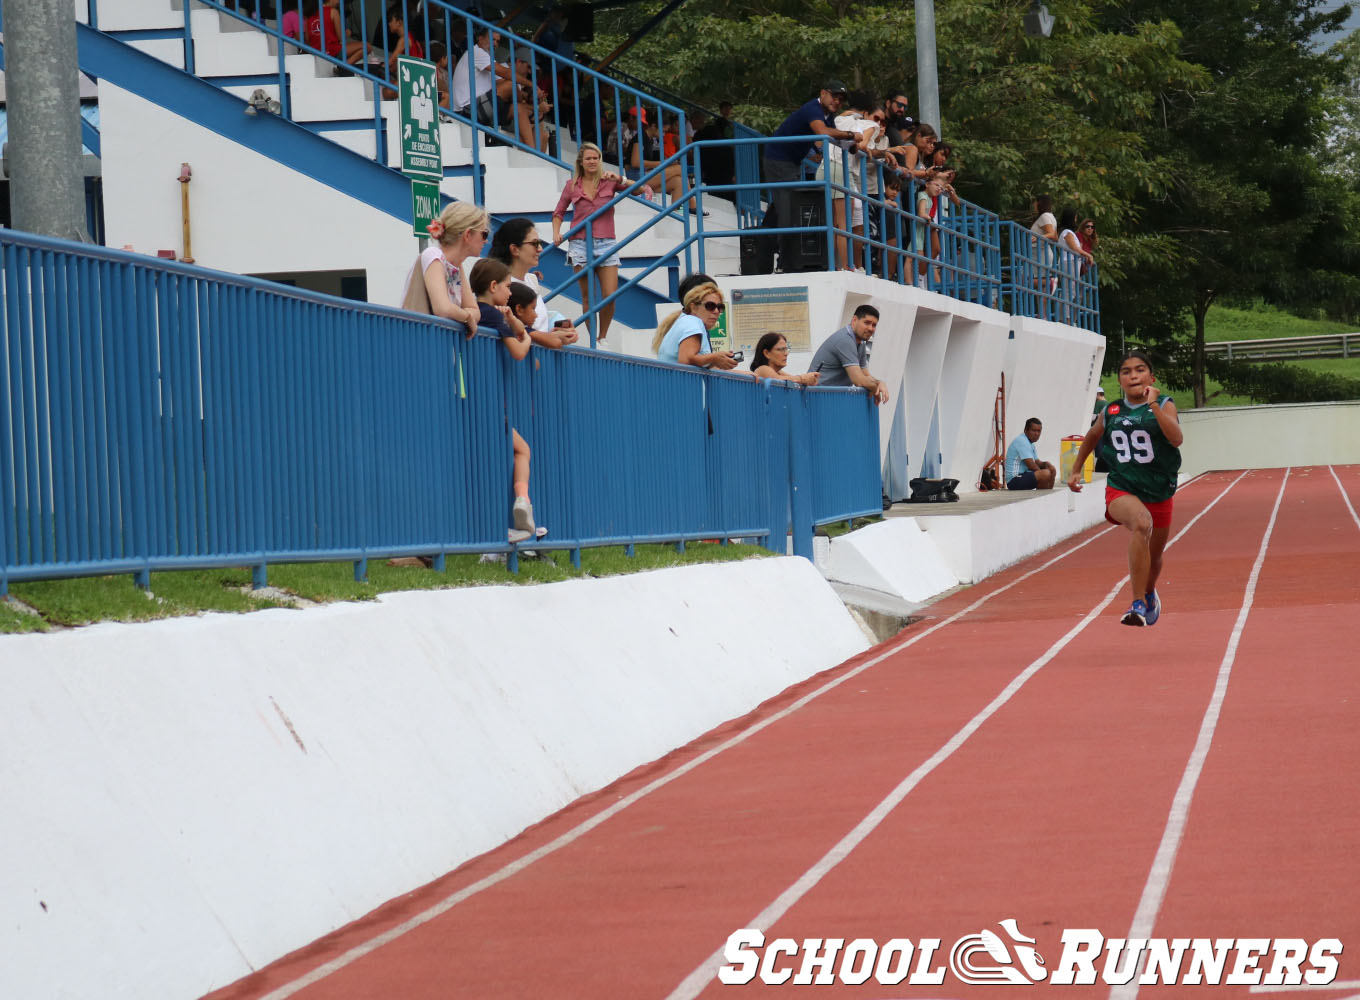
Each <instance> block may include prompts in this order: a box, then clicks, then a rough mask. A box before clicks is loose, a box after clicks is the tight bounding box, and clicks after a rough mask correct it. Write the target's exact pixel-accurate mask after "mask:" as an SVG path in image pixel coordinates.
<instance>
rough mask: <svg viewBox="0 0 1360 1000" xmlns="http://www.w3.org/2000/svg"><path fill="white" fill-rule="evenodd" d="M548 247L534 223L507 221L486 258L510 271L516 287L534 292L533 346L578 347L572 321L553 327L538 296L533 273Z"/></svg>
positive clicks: (531, 326) (502, 224)
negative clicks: (575, 345) (570, 345)
mask: <svg viewBox="0 0 1360 1000" xmlns="http://www.w3.org/2000/svg"><path fill="white" fill-rule="evenodd" d="M545 246H547V244H546V243H544V242H543V241H542V240H541V239H539V237H538V230H537V229H536V228H535V227H534V224H533V222H532V221H531V220H529V219H507V220H506V221H505V222H503V223H501V226H500V228H499V229H497V230H496V235H495V238H494V239H492V241H491V249H490V250H488V251H487V256H488V257H493V258H495V259H496V260H498V261H500V262H501V263H502V264H504V265H505V266H506V267H508V268H510V278H511V280H512V281H513V282H514V283H515V284H517V285H524V286H525V287H527V288H528V289H529V290H530V291H532V292H533V302H534V314H533V316H532V317H530V319H529V321H528V322H527V323H525V326H526V327H528V329H529V336H530V337H532V338H533V341H534V343H535V344H538V345H539V346H541V347H549V348H558V347H566V346H567V345H568V344H574V343H576V340H577V337H578V334H577V333H576V328H575V327H574V326H572V325H571V322H570V321H569V320H563V321H562V322H563V323H565V326H554V324H553V322H552V319H551V317H550V315H549V313H548V307H547V306H546V305H544V303H543V296H542V295H541V294H539V293H540V289H539V285H538V276H537V275H536V274H534V271H533V269H534V268H535V267H537V266H538V257H539V254H541V253H542V252H543V248H544V247H545Z"/></svg>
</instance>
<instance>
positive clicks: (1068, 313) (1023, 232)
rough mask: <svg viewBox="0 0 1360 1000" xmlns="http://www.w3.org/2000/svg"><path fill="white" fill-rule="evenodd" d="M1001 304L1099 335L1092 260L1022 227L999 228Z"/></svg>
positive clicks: (1096, 282) (1018, 312) (1097, 284)
mask: <svg viewBox="0 0 1360 1000" xmlns="http://www.w3.org/2000/svg"><path fill="white" fill-rule="evenodd" d="M1002 236H1003V238H1004V246H1005V262H1006V264H1005V269H1004V272H1003V281H1002V290H1003V294H1004V300H1003V302H1004V306H1005V308H1007V309H1008V310H1009V311H1010V312H1011V313H1012V314H1013V315H1015V316H1030V317H1035V318H1038V319H1047V320H1052V321H1053V322H1055V323H1065V324H1067V325H1069V326H1076V327H1080V328H1081V329H1083V330H1090V331H1091V332H1093V333H1100V272H1099V270H1098V269H1097V265H1095V264H1089V265H1088V264H1087V263H1086V262H1085V261H1084V260H1083V259H1082V258H1081V257H1079V256H1078V255H1077V254H1075V253H1073V252H1072V251H1071V250H1069V249H1068V248H1067V247H1065V246H1063V245H1061V244H1060V243H1054V242H1053V241H1051V240H1048V239H1045V238H1043V237H1041V236H1035V235H1034V234H1033V233H1032V232H1030V231H1029V230H1028V229H1026V228H1025V227H1024V226H1020V225H1017V224H1016V223H1014V222H1007V223H1005V224H1004V226H1003V227H1002Z"/></svg>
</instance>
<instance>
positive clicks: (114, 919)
mask: <svg viewBox="0 0 1360 1000" xmlns="http://www.w3.org/2000/svg"><path fill="white" fill-rule="evenodd" d="M753 607H782V608H794V609H797V613H796V614H788V615H782V616H779V620H778V622H777V623H775V624H773V625H772V626H771V627H770V628H769V629H760V628H752V627H749V623H748V622H747V620H746V614H747V612H748V611H749V609H750V608H753ZM714 622H727V623H729V624H728V627H725V628H721V629H716V628H714V627H713V623H714ZM736 622H740V623H741V624H739V625H738V624H735V623H736ZM866 645H867V642H866V640H865V638H864V635H863V634H862V633H861V632H860V630H859V629H858V628H857V627H856V626H855V625H854V623H853V621H852V619H851V618H850V616H849V614H848V613H847V612H846V610H845V608H844V607H843V606H842V604H841V603H840V601H839V600H838V599H837V598H836V596H835V594H834V593H833V592H832V590H831V588H830V587H829V586H828V585H827V584H826V582H825V581H824V580H823V579H822V578H821V576H820V575H819V574H818V573H817V571H816V569H815V568H814V567H813V565H812V564H811V563H809V562H807V561H806V560H804V559H798V558H778V559H760V560H751V561H748V562H744V563H741V564H725V565H714V566H692V567H686V568H681V569H673V570H666V571H661V572H654V573H644V574H637V575H633V576H621V577H614V578H611V579H606V580H594V581H574V582H568V583H559V584H553V585H549V586H540V587H523V588H518V587H487V588H469V589H463V590H456V591H443V592H416V593H401V594H391V595H387V596H385V597H383V598H382V599H381V600H380V601H378V602H376V603H369V604H342V605H333V606H329V607H324V608H319V609H314V610H310V611H286V610H276V611H264V612H257V613H254V614H250V615H242V616H232V615H209V616H205V617H202V618H190V619H176V620H170V621H163V622H153V623H146V624H138V625H123V624H105V625H96V626H92V627H89V628H83V629H75V630H70V631H66V632H61V633H57V634H52V635H31V636H3V637H0V733H3V734H4V735H3V739H0V803H3V808H0V843H3V844H4V845H5V847H4V851H3V857H2V858H0V925H3V927H4V928H5V931H4V933H3V934H0V983H3V989H0V993H2V994H3V995H4V996H5V997H15V998H19V997H73V998H84V997H89V998H104V997H111V996H128V997H156V998H158V1000H178V998H192V997H197V996H200V995H202V994H203V993H205V992H208V991H209V990H211V989H213V988H215V987H220V986H222V985H224V984H226V983H229V982H232V981H234V980H235V979H237V978H239V977H240V976H242V975H245V974H247V973H248V972H250V971H251V970H252V969H255V968H258V967H260V966H261V965H263V964H265V963H267V962H269V961H271V960H273V959H275V958H277V957H279V956H280V955H283V954H285V953H286V952H288V951H290V950H292V949H295V948H297V947H300V946H302V945H304V944H306V943H308V942H310V941H312V940H313V939H315V938H316V937H318V936H320V935H322V934H325V933H326V932H328V931H330V930H332V929H334V928H336V927H339V926H342V925H344V924H345V923H347V922H349V921H351V920H353V919H354V918H356V917H358V916H360V915H362V914H364V913H365V912H367V911H369V910H370V909H372V908H373V907H375V906H377V905H378V904H380V903H382V902H384V901H386V900H388V899H391V898H393V897H394V896H397V895H399V894H401V893H403V892H406V891H408V890H410V889H412V888H415V887H417V886H419V885H422V884H424V883H426V882H428V881H430V880H431V879H434V878H436V877H437V876H439V875H441V874H443V873H444V872H447V871H449V870H450V869H452V868H454V867H456V866H457V865H458V864H460V863H462V862H463V861H465V860H467V859H468V858H470V857H473V856H474V855H476V854H479V853H481V852H484V851H486V850H488V849H489V848H492V847H494V846H496V845H497V844H500V843H502V842H504V841H505V840H506V839H508V838H510V837H512V836H514V835H515V834H516V833H518V832H519V831H521V830H522V829H524V828H525V827H526V826H528V825H530V824H532V823H534V822H536V821H538V820H540V819H542V818H543V817H545V816H547V815H549V814H551V813H552V812H554V811H556V810H557V809H559V808H561V807H562V806H565V805H567V804H568V803H570V802H571V801H573V800H574V799H576V798H577V797H579V796H580V795H582V794H584V793H587V792H590V791H593V790H595V789H599V788H601V787H603V786H605V785H607V784H608V783H609V782H611V781H613V780H614V779H616V778H618V777H619V776H621V775H623V774H625V773H627V772H628V771H630V770H631V769H633V768H634V767H636V766H638V765H640V764H643V763H645V762H647V761H650V760H654V759H656V758H658V757H660V756H662V755H664V754H666V753H667V752H668V751H670V750H672V749H674V748H675V747H678V746H681V745H683V744H685V743H687V742H689V741H690V740H693V739H694V738H696V737H698V736H699V735H701V734H702V733H704V732H707V731H708V730H710V729H711V728H713V727H714V726H716V725H718V724H720V723H722V722H724V721H726V720H729V719H732V718H734V717H738V716H740V715H742V714H744V713H746V712H748V711H750V710H751V709H753V708H754V707H756V706H757V705H758V704H760V703H761V702H762V701H764V700H765V699H767V698H769V697H771V696H773V695H775V694H777V693H778V692H780V691H782V690H783V689H785V688H786V687H788V686H789V685H791V684H794V683H797V682H799V681H801V680H804V679H805V678H807V677H809V676H811V675H812V674H814V673H817V672H818V671H821V670H824V669H826V668H828V667H830V666H833V665H835V664H836V663H838V662H840V661H842V660H844V659H845V658H847V657H849V656H851V655H853V654H855V653H858V652H860V651H861V650H862V649H864V648H865V647H866Z"/></svg>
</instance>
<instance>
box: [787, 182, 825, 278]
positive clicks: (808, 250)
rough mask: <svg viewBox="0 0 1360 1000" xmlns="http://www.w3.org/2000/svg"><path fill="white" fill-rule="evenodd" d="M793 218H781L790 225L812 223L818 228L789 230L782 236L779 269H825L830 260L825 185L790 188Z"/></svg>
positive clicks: (808, 224) (811, 224)
mask: <svg viewBox="0 0 1360 1000" xmlns="http://www.w3.org/2000/svg"><path fill="white" fill-rule="evenodd" d="M789 195H790V198H789V201H790V203H791V207H792V210H793V220H792V221H790V222H783V221H781V222H780V225H781V226H783V225H788V226H812V227H814V228H815V231H814V232H810V233H787V234H785V235H784V236H781V237H780V242H779V269H780V270H781V271H825V270H827V262H826V196H825V193H824V192H823V190H822V189H821V188H816V189H814V190H798V189H796V188H795V189H794V190H792V191H790V192H789Z"/></svg>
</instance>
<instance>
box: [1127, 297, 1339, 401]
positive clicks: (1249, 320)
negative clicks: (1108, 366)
mask: <svg viewBox="0 0 1360 1000" xmlns="http://www.w3.org/2000/svg"><path fill="white" fill-rule="evenodd" d="M1355 329H1356V328H1355V327H1354V326H1351V325H1348V324H1345V323H1337V322H1335V321H1333V320H1328V319H1305V318H1303V317H1301V316H1295V315H1294V314H1293V313H1289V312H1285V311H1284V310H1283V309H1278V308H1276V307H1275V306H1268V305H1265V304H1264V303H1261V302H1257V303H1255V304H1252V305H1243V306H1226V305H1215V306H1212V307H1211V308H1210V309H1209V312H1208V314H1207V315H1206V316H1205V318H1204V339H1205V340H1206V341H1211V342H1212V341H1221V340H1258V339H1262V338H1266V337H1312V336H1318V335H1320V334H1324V333H1351V332H1353V331H1354V330H1355ZM1118 349H1119V347H1118V344H1117V343H1116V344H1115V346H1114V350H1118ZM1286 364H1291V365H1299V366H1301V367H1303V368H1307V369H1308V370H1310V371H1315V372H1322V373H1325V374H1329V375H1341V376H1343V377H1345V378H1353V379H1360V358H1328V359H1324V360H1317V361H1289V362H1286ZM1100 384H1101V386H1102V387H1103V388H1104V389H1105V397H1106V398H1107V399H1114V398H1116V396H1118V394H1119V378H1118V376H1115V375H1102V376H1101V379H1100ZM1205 389H1206V391H1207V393H1208V396H1209V398H1208V405H1209V406H1255V405H1257V403H1256V400H1254V399H1251V398H1250V397H1248V396H1233V395H1230V394H1228V393H1225V392H1224V391H1223V387H1222V386H1221V385H1219V384H1218V383H1217V382H1215V381H1214V380H1213V379H1206V380H1205ZM1164 391H1165V390H1164ZM1170 392H1171V395H1172V396H1173V397H1175V400H1176V405H1177V406H1179V407H1180V408H1181V409H1189V408H1190V407H1192V406H1193V405H1194V394H1193V393H1191V392H1189V391H1188V390H1184V389H1181V390H1176V389H1172V390H1170Z"/></svg>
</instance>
